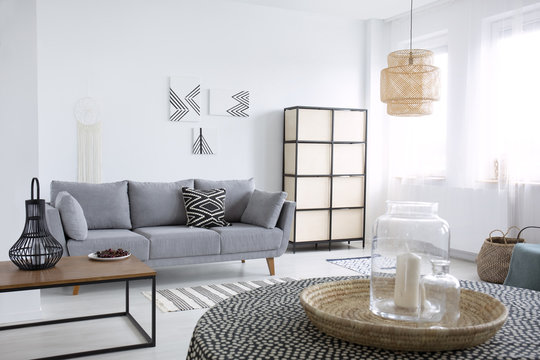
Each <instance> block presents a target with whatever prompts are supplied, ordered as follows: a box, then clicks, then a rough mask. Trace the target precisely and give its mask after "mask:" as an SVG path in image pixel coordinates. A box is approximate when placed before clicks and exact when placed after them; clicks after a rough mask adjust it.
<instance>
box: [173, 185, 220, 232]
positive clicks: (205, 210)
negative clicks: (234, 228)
mask: <svg viewBox="0 0 540 360" xmlns="http://www.w3.org/2000/svg"><path fill="white" fill-rule="evenodd" d="M225 195H226V194H225V190H224V189H213V190H195V189H190V188H187V187H185V188H182V196H183V198H184V205H185V206H186V214H187V219H188V220H187V225H188V226H196V227H203V228H209V227H212V226H229V223H228V222H226V221H225V220H223V217H224V216H225Z"/></svg>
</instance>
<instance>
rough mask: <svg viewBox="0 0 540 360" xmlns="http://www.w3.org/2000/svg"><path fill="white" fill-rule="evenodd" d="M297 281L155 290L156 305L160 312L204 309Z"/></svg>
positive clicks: (274, 279) (282, 280) (242, 282)
mask: <svg viewBox="0 0 540 360" xmlns="http://www.w3.org/2000/svg"><path fill="white" fill-rule="evenodd" d="M295 280H298V279H294V278H290V277H286V278H272V279H265V280H256V281H241V282H236V283H230V284H213V285H200V286H194V287H189V288H178V289H165V290H157V292H156V305H157V307H158V309H160V310H161V311H162V312H173V311H184V310H194V309H206V308H209V307H212V306H214V305H215V304H217V303H218V302H220V301H222V300H225V299H227V298H229V297H231V296H233V295H236V294H240V293H243V292H245V291H249V290H253V289H257V288H260V287H263V286H269V285H275V284H281V283H284V282H288V281H295ZM142 294H143V295H144V296H145V297H146V298H147V299H152V293H151V292H150V291H143V292H142Z"/></svg>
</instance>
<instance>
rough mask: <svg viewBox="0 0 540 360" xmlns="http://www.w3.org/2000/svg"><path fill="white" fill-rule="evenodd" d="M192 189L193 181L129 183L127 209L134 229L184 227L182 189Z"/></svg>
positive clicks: (184, 213) (184, 216) (185, 220)
mask: <svg viewBox="0 0 540 360" xmlns="http://www.w3.org/2000/svg"><path fill="white" fill-rule="evenodd" d="M183 187H190V188H192V187H193V179H190V180H181V181H177V182H170V183H165V182H137V181H129V186H128V188H129V207H130V209H131V223H132V225H133V228H134V229H137V228H141V227H147V226H167V225H185V224H186V222H187V217H186V209H185V207H184V201H183V200H182V196H181V194H182V188H183Z"/></svg>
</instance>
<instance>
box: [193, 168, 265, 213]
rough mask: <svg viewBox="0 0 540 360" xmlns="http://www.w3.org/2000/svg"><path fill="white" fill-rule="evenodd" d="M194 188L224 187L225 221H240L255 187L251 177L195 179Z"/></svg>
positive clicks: (210, 188)
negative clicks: (239, 178)
mask: <svg viewBox="0 0 540 360" xmlns="http://www.w3.org/2000/svg"><path fill="white" fill-rule="evenodd" d="M195 189H199V190H212V189H225V191H226V193H227V195H226V197H225V221H228V222H240V219H241V217H242V214H243V213H244V211H245V210H246V207H247V204H248V202H249V199H250V198H251V194H252V193H253V190H254V189H255V181H254V180H253V178H251V179H247V180H203V179H195Z"/></svg>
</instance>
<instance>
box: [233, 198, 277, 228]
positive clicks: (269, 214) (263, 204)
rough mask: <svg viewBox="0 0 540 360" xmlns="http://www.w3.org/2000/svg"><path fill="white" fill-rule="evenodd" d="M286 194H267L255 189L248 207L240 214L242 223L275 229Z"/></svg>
mask: <svg viewBox="0 0 540 360" xmlns="http://www.w3.org/2000/svg"><path fill="white" fill-rule="evenodd" d="M286 197H287V193H286V192H283V191H280V192H267V191H261V190H257V189H255V190H254V191H253V195H251V199H249V202H248V206H247V207H246V210H245V211H244V213H243V214H242V218H241V220H242V222H243V223H246V224H252V225H258V226H262V227H264V228H267V229H272V228H275V227H276V224H277V221H278V219H279V214H280V213H281V208H282V207H283V203H284V202H285V198H286Z"/></svg>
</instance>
